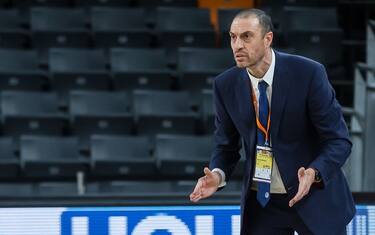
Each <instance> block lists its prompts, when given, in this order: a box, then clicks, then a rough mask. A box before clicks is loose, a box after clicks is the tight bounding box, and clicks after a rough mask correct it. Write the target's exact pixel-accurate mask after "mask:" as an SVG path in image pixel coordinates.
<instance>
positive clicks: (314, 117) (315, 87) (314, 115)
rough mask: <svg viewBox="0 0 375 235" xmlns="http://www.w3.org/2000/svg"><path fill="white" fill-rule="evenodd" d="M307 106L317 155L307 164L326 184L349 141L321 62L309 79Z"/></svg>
mask: <svg viewBox="0 0 375 235" xmlns="http://www.w3.org/2000/svg"><path fill="white" fill-rule="evenodd" d="M307 105H308V111H309V116H310V119H311V121H312V123H313V126H314V127H315V130H316V132H317V134H318V136H319V144H320V151H319V153H318V156H317V157H316V159H315V160H314V161H313V162H312V163H311V164H310V166H309V167H312V168H315V169H317V170H318V171H319V172H320V174H321V176H322V180H323V184H324V185H328V184H329V183H330V180H331V179H332V177H334V175H335V174H336V173H338V171H340V170H341V167H342V166H343V165H344V163H345V161H346V159H347V158H348V157H349V155H350V152H351V147H352V143H351V141H350V139H349V133H348V129H347V127H346V124H345V121H344V118H343V114H342V111H341V106H340V105H339V103H338V102H337V100H336V98H335V92H334V90H333V88H332V87H331V85H330V83H329V81H328V78H327V73H326V71H325V69H324V67H323V66H322V65H319V67H317V69H316V70H315V73H314V75H313V78H312V80H311V84H310V87H309V94H308V104H307Z"/></svg>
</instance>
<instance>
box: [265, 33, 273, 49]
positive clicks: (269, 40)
mask: <svg viewBox="0 0 375 235" xmlns="http://www.w3.org/2000/svg"><path fill="white" fill-rule="evenodd" d="M272 40H273V32H268V33H266V34H265V35H264V45H265V46H266V47H270V46H271V44H272Z"/></svg>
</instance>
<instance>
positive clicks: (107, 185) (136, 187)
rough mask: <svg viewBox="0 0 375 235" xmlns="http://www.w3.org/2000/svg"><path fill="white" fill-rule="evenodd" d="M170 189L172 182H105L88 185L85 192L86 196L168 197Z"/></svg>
mask: <svg viewBox="0 0 375 235" xmlns="http://www.w3.org/2000/svg"><path fill="white" fill-rule="evenodd" d="M172 188H173V182H172V181H155V180H152V181H139V180H137V181H106V182H92V183H88V184H87V186H86V192H87V194H88V195H90V194H93V195H95V194H99V195H121V196H130V195H137V196H143V195H150V194H152V195H158V194H160V195H165V194H168V195H170V194H171V193H172V192H173V191H172Z"/></svg>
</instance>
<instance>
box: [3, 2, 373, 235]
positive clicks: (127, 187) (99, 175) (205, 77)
mask: <svg viewBox="0 0 375 235" xmlns="http://www.w3.org/2000/svg"><path fill="white" fill-rule="evenodd" d="M0 7H1V8H0V118H1V120H0V207H3V208H0V211H1V210H2V209H4V208H13V207H29V208H33V207H34V208H36V207H40V206H42V207H56V206H64V207H71V206H151V205H159V206H167V205H181V206H191V204H190V202H189V199H188V195H189V193H190V192H191V191H192V189H193V187H194V186H195V183H196V180H197V179H198V177H200V176H202V174H203V167H204V166H207V164H208V161H209V158H210V155H211V150H212V144H213V141H212V134H213V129H214V123H213V115H214V109H213V104H212V80H213V78H214V77H215V76H216V75H218V74H219V73H221V72H223V71H224V70H226V69H227V68H229V67H231V66H233V65H234V64H235V63H234V60H233V56H232V52H231V49H230V38H229V35H228V30H229V27H230V24H231V21H232V19H233V17H234V16H235V15H236V14H237V13H238V12H239V11H240V10H241V9H244V8H252V7H257V8H260V9H262V10H264V11H266V12H267V13H268V14H269V15H270V16H271V17H272V20H273V23H274V27H275V32H274V35H275V36H274V42H273V47H274V49H276V50H278V51H282V52H288V53H293V54H298V55H303V56H307V57H309V58H312V59H314V60H317V61H319V62H320V63H322V64H324V65H325V67H326V69H327V73H328V76H329V79H330V82H331V84H332V86H333V87H334V89H335V91H336V96H337V99H338V100H339V102H340V104H341V105H342V109H343V112H344V115H345V120H346V122H347V125H348V128H349V130H350V134H351V138H352V141H353V150H352V154H351V157H350V159H349V160H348V161H347V163H346V165H345V167H344V169H343V170H344V172H345V174H346V176H347V179H348V181H349V184H350V187H351V189H352V191H353V195H354V197H355V200H356V202H357V204H358V205H371V204H372V205H374V204H375V170H374V167H375V131H374V130H375V1H374V0H247V1H243V0H242V1H241V0H1V1H0ZM301 76H303V74H301ZM243 165H244V158H242V159H241V161H240V162H239V164H238V166H237V168H236V172H235V174H234V175H233V176H232V178H231V182H230V183H229V185H228V186H227V187H226V188H225V189H224V190H222V191H221V192H219V193H218V194H217V195H216V197H214V198H212V199H209V200H205V201H203V202H202V203H200V205H216V206H218V207H215V208H216V209H217V211H220V210H221V209H223V208H222V207H220V206H224V205H234V206H238V205H239V200H240V199H239V197H240V191H241V179H242V175H243ZM181 208H183V207H181ZM181 208H180V209H181ZM194 208H195V207H194ZM358 208H359V210H358V211H359V212H358V213H359V215H360V216H362V217H358V218H361V219H358V220H357V221H356V223H352V224H353V225H351V226H352V227H350V228H351V230H350V232H352V233H350V234H371V233H372V232H371V231H373V232H374V233H373V234H375V226H372V225H371V223H373V224H375V209H373V212H371V210H370V209H368V208H367V207H363V208H362V207H358ZM369 208H370V207H369ZM198 209H199V208H198ZM206 209H207V208H206ZM232 209H233V208H232ZM362 209H363V210H362ZM181 210H183V209H181ZM234 210H236V212H235V213H234V214H236V213H237V214H238V213H239V212H238V208H237V207H234ZM42 211H43V210H42ZM213 211H215V210H213ZM2 213H4V214H5V215H9V214H8V212H7V211H4V212H2ZM9 213H10V212H9ZM17 213H18V214H17ZM23 213H24V212H23V211H22V210H17V212H16V213H15V214H14V215H15V217H14V218H15V220H14V223H15V224H17V220H16V218H17V216H20V215H22V214H23ZM36 213H37V214H39V215H40V213H42V214H43V213H44V214H43V215H44V216H46V215H47V217H48V213H49V212H40V211H38V212H36ZM205 213H208V214H210V213H211V212H205ZM151 214H152V213H151ZM176 216H177V217H178V216H179V215H176ZM43 218H44V217H43ZM235 218H237V217H235ZM44 219H45V218H44ZM371 219H373V222H370V221H372V220H371ZM237 220H238V218H237ZM237 220H236V219H234V220H233V218H232V220H231V221H232V222H231V223H235V222H233V221H237ZM81 222H82V221H81ZM81 222H80V223H81ZM86 222H87V221H86ZM237 222H238V221H237ZM2 223H3V224H2ZM7 223H8V225H9V223H12V222H11V221H10V222H9V221H8V222H7V220H6V218H5V217H1V218H0V225H1V224H2V226H0V227H3V229H4V226H5V225H6V224H7ZM80 223H78V224H80ZM82 223H83V224H85V222H82ZM134 223H136V222H134ZM120 224H121V223H120ZM187 224H188V227H189V226H190V227H191V226H193V225H190V224H189V223H187ZM354 224H357V225H356V226H355V225H354ZM363 224H365V225H363ZM370 225H371V226H372V227H371V226H370ZM17 226H18V225H17ZM69 226H70V225H69ZM90 226H94V225H92V224H91V225H90ZM106 226H107V225H106ZM228 226H229V225H228ZM8 227H9V229H10V230H1V228H0V233H1V234H11V235H13V234H22V232H19V233H17V232H15V230H12V229H13V228H11V227H12V226H10V225H9V226H8ZM78 227H79V226H78ZM190 227H189V228H190ZM193 227H194V226H193ZM93 228H94V227H93ZM371 228H373V230H371ZM25 229H26V227H25ZM236 229H237V230H238V228H236ZM236 229H232V234H238V231H237V230H236ZM358 229H362V230H358ZM131 230H132V228H130V227H129V231H131ZM164 230H165V233H162V232H159V233H158V232H155V233H152V234H153V235H155V234H174V233H172V232H170V231H169V232H168V231H167V230H168V229H164ZM357 230H358V231H360V232H358V231H357ZM1 231H2V232H1ZM9 231H13V232H9ZM25 231H26V233H25V234H55V233H54V232H45V233H41V232H40V231H41V230H39V232H38V231H37V230H36V232H35V233H32V232H30V230H25ZM51 231H52V230H51ZM53 231H54V230H53ZM64 231H65V232H61V234H73V233H72V230H69V231H68V230H64ZM77 231H78V230H77ZM79 231H81V230H79ZM87 231H89V232H87V233H86V232H83V230H82V231H81V232H76V233H74V234H107V232H106V233H104V231H105V229H104V230H97V232H96V233H95V232H94V229H91V230H87ZM98 231H99V232H98ZM121 231H122V230H121ZM191 231H195V232H193V234H198V232H197V231H196V230H194V229H193V230H191ZM202 231H205V230H202ZM215 231H219V230H215ZM223 231H224V230H223ZM225 231H226V230H225ZM228 231H229V230H228ZM236 231H237V233H236ZM56 234H59V233H56ZM108 234H109V233H108ZM111 234H123V233H122V232H119V233H115V232H114V233H111ZM124 234H125V233H124ZM144 234H148V233H146V232H145V233H144ZM150 234H151V233H150ZM178 234H179V233H178ZM181 234H183V233H181ZM200 234H202V235H210V233H209V232H207V231H206V232H202V233H200ZM214 234H229V232H228V233H225V232H223V233H219V232H215V233H214Z"/></svg>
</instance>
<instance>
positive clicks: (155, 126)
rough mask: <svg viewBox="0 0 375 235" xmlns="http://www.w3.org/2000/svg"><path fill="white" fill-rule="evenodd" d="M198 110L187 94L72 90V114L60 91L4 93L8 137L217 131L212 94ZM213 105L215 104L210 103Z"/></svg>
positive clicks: (205, 94)
mask: <svg viewBox="0 0 375 235" xmlns="http://www.w3.org/2000/svg"><path fill="white" fill-rule="evenodd" d="M200 99H201V101H200V102H201V103H202V104H201V105H200V106H199V107H198V108H200V109H199V110H198V111H199V112H197V110H196V108H195V109H194V107H192V105H191V100H190V95H189V93H187V92H172V91H152V90H135V91H133V92H132V93H131V94H129V93H126V92H89V91H72V92H71V93H70V95H69V105H68V110H67V111H65V112H62V111H61V109H60V108H59V100H58V96H57V95H56V94H55V93H38V92H2V93H1V95H0V104H1V106H0V107H1V112H0V113H1V118H2V120H1V124H2V133H3V135H12V136H16V137H17V136H19V135H21V134H40V135H42V134H45V135H47V134H49V135H64V134H69V133H71V134H76V135H79V136H80V137H81V139H83V141H84V140H87V138H88V137H89V136H90V135H91V134H100V133H107V134H134V133H138V134H150V135H154V134H156V133H175V134H177V133H185V134H199V133H202V132H211V131H212V129H213V123H211V122H213V108H212V93H211V92H210V91H202V94H201V97H200ZM209 103H211V105H210V104H209Z"/></svg>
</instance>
